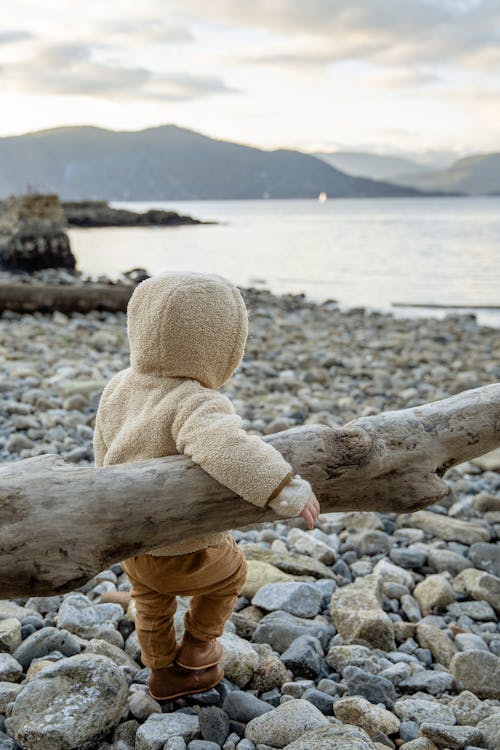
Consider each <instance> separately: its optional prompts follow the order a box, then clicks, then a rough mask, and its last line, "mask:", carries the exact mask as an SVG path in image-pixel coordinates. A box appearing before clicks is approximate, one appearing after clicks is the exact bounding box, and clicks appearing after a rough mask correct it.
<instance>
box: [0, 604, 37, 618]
mask: <svg viewBox="0 0 500 750" xmlns="http://www.w3.org/2000/svg"><path fill="white" fill-rule="evenodd" d="M32 614H34V613H33V610H32V609H28V608H27V607H21V606H20V605H19V604H16V603H15V602H11V601H10V599H0V620H7V619H11V618H12V617H15V618H16V619H17V620H19V622H22V621H23V620H24V618H25V617H28V615H32Z"/></svg>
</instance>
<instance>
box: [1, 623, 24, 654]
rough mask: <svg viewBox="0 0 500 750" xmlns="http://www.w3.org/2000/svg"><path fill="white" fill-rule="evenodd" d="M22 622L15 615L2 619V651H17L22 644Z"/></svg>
mask: <svg viewBox="0 0 500 750" xmlns="http://www.w3.org/2000/svg"><path fill="white" fill-rule="evenodd" d="M21 641H22V637H21V623H20V622H19V620H18V619H17V618H15V617H8V618H6V619H5V620H0V651H9V652H11V653H12V651H15V650H16V648H17V647H18V646H20V645H21Z"/></svg>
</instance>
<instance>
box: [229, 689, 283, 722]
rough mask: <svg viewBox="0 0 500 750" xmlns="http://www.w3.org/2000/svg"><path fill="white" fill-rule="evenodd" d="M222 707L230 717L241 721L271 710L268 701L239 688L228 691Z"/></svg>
mask: <svg viewBox="0 0 500 750" xmlns="http://www.w3.org/2000/svg"><path fill="white" fill-rule="evenodd" d="M222 708H223V710H224V711H225V712H226V714H227V715H228V717H229V718H230V719H235V720H236V721H243V722H248V721H250V720H251V719H255V718H256V717H257V716H261V715H262V714H265V713H267V712H268V711H272V706H270V705H269V704H268V703H266V702H265V701H263V700H259V698H257V697H256V696H255V695H252V694H251V693H245V692H243V691H241V690H234V691H233V692H231V693H229V695H228V696H227V698H226V699H225V701H224V703H223V705H222Z"/></svg>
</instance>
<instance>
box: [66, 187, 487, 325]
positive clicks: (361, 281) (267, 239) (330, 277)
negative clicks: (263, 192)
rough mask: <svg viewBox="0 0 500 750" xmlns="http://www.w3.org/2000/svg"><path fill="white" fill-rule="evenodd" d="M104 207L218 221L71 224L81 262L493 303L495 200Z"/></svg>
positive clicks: (90, 266) (353, 298)
mask: <svg viewBox="0 0 500 750" xmlns="http://www.w3.org/2000/svg"><path fill="white" fill-rule="evenodd" d="M113 205H117V206H118V205H119V206H124V207H129V208H132V209H134V210H146V209H147V208H152V207H155V208H167V209H174V210H177V211H179V212H180V213H185V214H190V215H192V216H196V217H198V218H200V219H204V220H215V221H219V222H222V223H221V224H218V225H206V226H203V225H200V226H186V227H174V228H132V229H129V228H112V229H72V230H71V231H70V236H71V241H72V246H73V250H74V252H75V254H76V256H77V258H78V262H79V267H80V268H81V269H82V270H83V271H86V272H89V273H92V274H99V273H105V274H109V275H114V274H117V273H119V272H121V271H124V270H127V269H129V268H133V267H137V266H141V267H144V268H146V269H147V270H148V271H149V272H150V273H158V272H159V271H162V270H165V269H172V270H181V269H188V270H199V271H212V272H215V273H220V274H223V275H225V276H228V277H229V278H231V279H232V280H233V281H235V282H236V283H238V284H241V285H243V286H245V285H246V286H248V285H251V284H252V283H255V282H254V281H252V280H254V279H255V278H258V279H261V280H265V281H266V284H267V286H268V287H269V288H270V289H271V290H272V291H275V292H287V291H288V292H294V293H298V292H305V293H306V294H307V295H308V296H309V297H311V298H313V299H317V300H324V299H336V300H338V301H339V303H340V304H341V305H343V306H353V305H355V306H358V305H363V306H368V307H375V308H378V309H390V306H391V303H392V302H400V303H420V304H422V303H430V304H440V305H473V306H476V305H493V306H495V305H497V306H500V292H499V290H500V198H478V199H466V198H442V199H437V198H433V199H429V198H427V199H413V198H411V199H406V198H404V199H378V200H369V199H366V200H364V199H358V200H352V199H351V200H347V199H346V200H328V201H327V202H326V203H322V204H321V203H318V201H316V200H310V201H307V200H303V201H299V200H297V201H294V200H289V201H271V200H269V201H183V202H178V203H175V202H174V203H171V202H169V203H163V202H156V203H120V204H113ZM394 311H395V313H396V314H398V315H401V314H405V315H406V314H408V313H409V314H412V315H414V314H415V315H422V314H429V313H430V314H438V315H443V314H445V313H443V311H440V312H438V311H435V310H431V311H429V310H422V309H413V308H412V309H404V310H403V309H399V308H398V309H395V310H394ZM477 316H478V319H479V321H480V322H481V323H485V324H494V325H499V326H500V311H486V310H483V311H481V310H478V311H477Z"/></svg>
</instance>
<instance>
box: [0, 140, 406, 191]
mask: <svg viewBox="0 0 500 750" xmlns="http://www.w3.org/2000/svg"><path fill="white" fill-rule="evenodd" d="M28 189H29V190H32V191H37V192H50V193H52V192H53V193H57V194H58V195H59V196H60V197H61V198H62V199H63V200H81V199H93V200H189V199H191V200H192V199H213V200H216V199H225V198H233V199H240V198H316V197H317V196H318V194H319V193H320V192H325V193H326V194H327V195H328V196H329V197H382V196H412V195H418V194H419V193H418V191H416V190H415V189H414V188H411V187H406V186H401V185H392V184H390V183H386V182H376V181H374V180H369V179H363V178H357V177H352V176H351V175H346V174H344V173H343V172H341V171H339V170H338V169H335V168H334V167H332V166H330V165H328V164H326V163H325V162H324V161H321V160H320V159H317V158H315V157H314V156H309V155H307V154H302V153H300V152H298V151H290V150H284V149H279V150H277V151H263V150H261V149H257V148H251V147H249V146H242V145H240V144H238V143H230V142H226V141H219V140H215V139H213V138H208V137H206V136H204V135H201V134H199V133H196V132H194V131H192V130H186V129H183V128H178V127H176V126H174V125H164V126H161V127H157V128H149V129H147V130H141V131H139V132H128V131H121V132H115V131H111V130H104V129H101V128H95V127H65V128H55V129H51V130H43V131H38V132H35V133H27V134H25V135H20V136H11V137H7V138H0V198H1V197H5V196H7V195H9V194H13V193H23V192H26V190H28Z"/></svg>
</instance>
